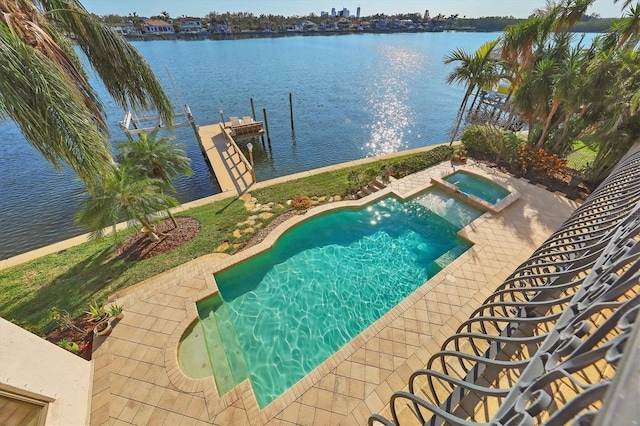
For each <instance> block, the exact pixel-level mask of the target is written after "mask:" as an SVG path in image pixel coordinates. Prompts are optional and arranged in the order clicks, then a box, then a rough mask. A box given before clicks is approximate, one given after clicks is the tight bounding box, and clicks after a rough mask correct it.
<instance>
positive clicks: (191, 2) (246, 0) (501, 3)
mask: <svg viewBox="0 0 640 426" xmlns="http://www.w3.org/2000/svg"><path fill="white" fill-rule="evenodd" d="M80 1H81V3H82V4H83V5H84V7H85V8H86V9H87V10H88V11H89V12H92V13H95V14H97V15H108V14H117V15H123V16H126V15H129V14H132V13H133V12H136V14H137V15H138V16H144V17H150V16H152V15H160V13H161V12H162V11H166V12H168V13H169V15H170V16H171V17H179V16H182V15H186V16H195V17H204V16H205V15H206V14H207V13H209V12H214V11H215V12H220V13H224V12H252V13H253V14H254V15H258V16H259V15H261V14H265V15H268V14H273V15H284V16H293V15H299V16H306V15H309V14H310V13H311V12H313V13H315V14H316V15H320V12H322V11H326V12H331V8H332V7H335V8H336V10H342V8H345V7H346V8H347V9H349V11H350V13H351V14H352V15H355V14H356V9H357V7H358V6H359V7H360V14H361V16H370V15H375V14H376V13H384V14H387V15H395V14H399V13H412V12H419V13H421V14H424V13H425V10H429V14H430V15H431V16H435V15H437V14H439V13H442V14H444V15H446V16H449V15H452V14H456V13H457V14H458V15H459V16H460V17H463V16H467V17H470V18H479V17H482V16H514V17H516V18H526V17H527V16H528V15H530V14H531V12H532V11H533V10H535V9H536V8H541V7H544V5H545V3H546V1H545V0H435V1H434V0H431V1H428V0H427V1H425V0H213V1H212V0H80ZM622 3H623V2H621V1H620V2H618V3H616V4H614V3H613V0H596V1H595V3H594V5H593V6H592V7H591V9H590V10H589V13H598V14H600V15H601V16H602V17H619V16H620V15H621V13H620V6H621V4H622Z"/></svg>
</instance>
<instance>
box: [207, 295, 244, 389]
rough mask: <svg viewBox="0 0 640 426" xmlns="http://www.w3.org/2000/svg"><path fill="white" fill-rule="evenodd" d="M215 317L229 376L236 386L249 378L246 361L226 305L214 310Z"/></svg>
mask: <svg viewBox="0 0 640 426" xmlns="http://www.w3.org/2000/svg"><path fill="white" fill-rule="evenodd" d="M215 315H216V321H217V323H218V330H219V331H220V338H221V340H222V344H223V346H224V353H225V354H226V358H227V360H228V362H229V367H230V369H231V375H232V376H233V381H234V384H236V385H238V384H240V383H241V382H242V381H243V380H245V379H247V378H249V368H248V367H247V361H246V360H245V359H244V353H243V352H242V347H241V346H240V340H239V339H238V333H237V332H236V329H235V327H234V326H233V323H232V322H231V317H230V315H229V308H228V305H227V304H226V303H223V304H222V306H220V307H218V309H216V311H215Z"/></svg>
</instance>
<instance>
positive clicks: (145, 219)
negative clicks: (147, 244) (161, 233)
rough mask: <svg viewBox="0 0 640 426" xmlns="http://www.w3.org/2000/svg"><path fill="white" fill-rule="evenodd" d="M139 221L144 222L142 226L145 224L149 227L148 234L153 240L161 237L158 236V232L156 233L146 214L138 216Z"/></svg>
mask: <svg viewBox="0 0 640 426" xmlns="http://www.w3.org/2000/svg"><path fill="white" fill-rule="evenodd" d="M138 221H139V222H140V223H141V224H142V226H144V227H145V228H146V229H147V236H148V237H149V239H150V240H151V241H158V240H159V239H160V237H158V234H157V233H156V230H155V228H154V227H153V225H152V224H151V223H150V222H149V221H148V220H147V218H146V217H144V216H141V217H138Z"/></svg>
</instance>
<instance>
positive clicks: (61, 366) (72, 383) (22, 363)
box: [0, 318, 92, 425]
mask: <svg viewBox="0 0 640 426" xmlns="http://www.w3.org/2000/svg"><path fill="white" fill-rule="evenodd" d="M91 374H92V364H91V362H89V361H86V360H84V359H82V358H80V357H78V356H76V355H73V354H72V353H70V352H68V351H66V350H64V349H62V348H59V347H58V346H56V345H54V344H52V343H51V342H47V341H46V340H44V339H42V338H40V337H38V336H36V335H34V334H31V333H29V332H28V331H26V330H24V329H22V328H20V327H18V326H16V325H14V324H12V323H10V322H9V321H6V320H5V319H4V318H0V388H2V389H5V390H10V391H11V390H20V391H23V392H24V394H25V395H28V396H36V395H37V396H41V397H44V398H42V399H44V400H53V401H52V402H50V403H49V407H48V411H47V422H46V423H47V425H84V424H88V423H89V412H90V411H89V410H90V408H91V403H90V402H91V401H90V398H91Z"/></svg>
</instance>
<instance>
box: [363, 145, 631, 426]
mask: <svg viewBox="0 0 640 426" xmlns="http://www.w3.org/2000/svg"><path fill="white" fill-rule="evenodd" d="M638 311H640V151H638V150H636V151H635V152H634V153H632V154H631V155H629V156H628V157H627V158H626V159H624V160H623V161H622V162H621V163H620V164H619V165H618V166H617V167H616V168H615V169H614V171H613V172H612V173H611V175H610V176H609V177H608V178H607V179H606V180H605V181H604V182H603V183H602V184H601V185H600V186H599V187H598V189H597V190H596V191H594V192H593V194H591V196H590V197H589V198H588V199H587V201H586V202H585V203H584V204H583V205H582V206H580V207H579V208H578V209H576V211H575V212H574V213H573V214H572V216H571V217H570V218H569V219H568V220H567V221H566V222H565V223H564V224H563V225H562V226H561V227H560V228H559V229H558V230H557V231H556V232H555V233H554V234H552V235H551V236H550V237H549V238H548V239H547V241H546V242H545V243H543V244H542V245H541V246H540V247H539V248H538V249H537V250H536V251H535V252H534V253H533V254H532V255H531V257H530V258H529V259H528V260H527V261H525V262H524V263H523V264H522V265H521V266H520V267H518V268H517V269H516V270H515V271H514V272H513V273H512V274H511V275H510V276H509V277H508V278H507V279H506V280H505V281H504V283H503V284H502V285H501V286H499V287H498V288H497V289H496V291H495V292H494V293H493V294H492V295H491V296H490V297H489V298H488V299H487V300H486V301H485V302H484V303H483V304H482V306H480V307H479V308H478V309H476V310H475V311H474V312H473V313H472V315H471V317H470V318H469V320H467V321H466V322H464V323H463V324H462V325H461V326H460V327H459V328H458V329H457V331H456V333H455V334H454V335H453V336H451V337H450V338H449V339H447V340H446V341H445V342H444V343H443V345H442V348H441V351H439V352H438V353H436V354H435V355H433V356H432V357H431V358H430V360H429V362H428V363H427V365H426V368H425V369H421V370H418V371H416V372H414V373H413V374H412V375H411V377H410V379H409V384H408V390H406V391H399V392H396V393H394V394H393V396H392V397H391V399H390V402H389V406H388V407H387V408H386V409H385V411H384V412H383V414H374V415H372V416H371V417H370V418H369V425H370V426H373V425H374V424H377V423H381V424H384V425H387V426H390V425H412V424H421V425H423V424H429V425H440V424H452V425H476V424H491V425H507V424H509V425H511V424H514V425H515V424H518V425H530V424H531V425H532V424H545V423H548V424H565V423H574V424H588V423H592V422H594V419H595V418H596V416H598V415H600V416H606V414H602V413H600V414H599V412H600V411H601V410H602V411H604V412H606V411H607V410H608V409H609V405H606V406H605V405H603V401H605V397H606V396H607V391H608V389H609V388H610V387H612V388H613V386H611V384H612V383H616V382H617V381H619V380H621V378H620V375H617V374H616V371H617V369H618V368H617V367H618V364H619V363H620V361H621V360H623V359H624V358H625V356H626V355H625V354H626V351H625V348H626V347H627V346H631V345H629V344H628V343H627V342H628V341H629V340H630V338H631V336H633V333H635V336H634V339H635V340H634V341H637V340H638V334H640V331H639V330H638V329H639V327H638V325H637V323H636V318H637V317H638ZM636 349H637V348H636ZM630 352H631V350H630ZM636 352H638V351H637V350H636ZM627 364H633V363H629V362H627ZM636 374H637V371H636ZM623 377H624V376H623ZM632 382H633V380H632ZM633 383H637V382H633ZM629 386H635V387H636V388H637V384H635V385H627V387H629ZM636 394H637V389H636ZM612 398H614V397H612V396H609V397H608V399H607V403H608V404H611V402H610V401H611V399H612ZM629 407H631V409H632V410H633V409H635V413H633V412H630V413H627V414H626V416H627V417H625V414H624V413H620V412H617V413H616V414H617V415H618V417H617V418H618V419H620V418H627V419H628V420H629V422H631V420H634V418H635V416H637V414H638V406H637V404H636V405H634V403H630V405H629V404H627V409H629ZM385 416H386V417H385ZM621 416H622V417H621ZM387 417H390V418H391V420H389V419H388V418H387ZM607 418H610V417H607ZM635 420H637V419H635Z"/></svg>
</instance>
